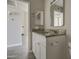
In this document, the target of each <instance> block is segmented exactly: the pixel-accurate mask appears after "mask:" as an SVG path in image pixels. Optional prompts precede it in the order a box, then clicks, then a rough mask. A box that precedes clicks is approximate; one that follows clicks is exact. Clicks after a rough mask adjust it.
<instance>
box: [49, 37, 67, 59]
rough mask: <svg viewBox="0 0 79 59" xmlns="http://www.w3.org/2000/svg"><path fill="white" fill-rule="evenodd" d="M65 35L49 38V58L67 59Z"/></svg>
mask: <svg viewBox="0 0 79 59" xmlns="http://www.w3.org/2000/svg"><path fill="white" fill-rule="evenodd" d="M65 43H66V42H65V36H54V37H49V38H47V59H65V56H66V53H65V52H66V51H65V48H66V46H65Z"/></svg>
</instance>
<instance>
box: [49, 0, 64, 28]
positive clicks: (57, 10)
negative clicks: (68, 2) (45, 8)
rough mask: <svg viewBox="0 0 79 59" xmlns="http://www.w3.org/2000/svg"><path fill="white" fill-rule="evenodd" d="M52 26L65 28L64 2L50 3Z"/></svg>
mask: <svg viewBox="0 0 79 59" xmlns="http://www.w3.org/2000/svg"><path fill="white" fill-rule="evenodd" d="M50 16H51V26H53V27H60V26H64V0H53V1H52V2H51V3H50Z"/></svg>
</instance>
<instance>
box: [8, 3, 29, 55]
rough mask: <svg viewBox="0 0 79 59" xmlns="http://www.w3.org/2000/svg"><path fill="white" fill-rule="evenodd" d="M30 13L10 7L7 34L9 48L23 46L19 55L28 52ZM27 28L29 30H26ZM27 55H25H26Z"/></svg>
mask: <svg viewBox="0 0 79 59" xmlns="http://www.w3.org/2000/svg"><path fill="white" fill-rule="evenodd" d="M27 20H28V13H27V12H25V11H23V10H21V9H18V8H16V7H13V6H9V5H8V19H7V26H8V29H7V32H8V39H7V44H8V46H21V48H19V49H20V50H21V51H19V50H17V51H18V53H19V55H20V53H21V54H22V53H23V51H24V53H25V52H27V50H28V37H27V36H28V33H27V32H28V30H27V29H28V25H27V24H28V22H26V21H27ZM26 27H27V28H26ZM24 55H25V54H24Z"/></svg>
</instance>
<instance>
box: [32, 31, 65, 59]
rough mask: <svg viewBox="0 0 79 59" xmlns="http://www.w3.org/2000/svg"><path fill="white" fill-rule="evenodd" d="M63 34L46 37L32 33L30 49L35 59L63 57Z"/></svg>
mask: <svg viewBox="0 0 79 59" xmlns="http://www.w3.org/2000/svg"><path fill="white" fill-rule="evenodd" d="M65 48H66V41H65V35H60V36H51V37H46V36H44V35H41V34H38V33H34V32H33V33H32V50H33V53H34V55H35V57H36V59H65V58H66V49H65Z"/></svg>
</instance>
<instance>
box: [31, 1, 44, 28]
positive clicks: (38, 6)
mask: <svg viewBox="0 0 79 59" xmlns="http://www.w3.org/2000/svg"><path fill="white" fill-rule="evenodd" d="M37 11H44V0H31V25H32V28H33V27H34V21H35V16H34V15H35V13H36V12H37Z"/></svg>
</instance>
